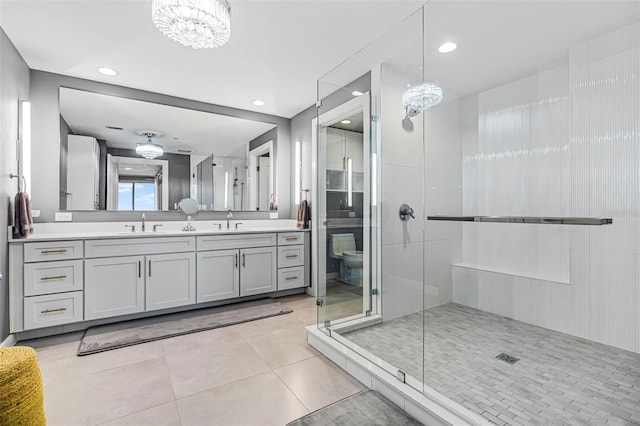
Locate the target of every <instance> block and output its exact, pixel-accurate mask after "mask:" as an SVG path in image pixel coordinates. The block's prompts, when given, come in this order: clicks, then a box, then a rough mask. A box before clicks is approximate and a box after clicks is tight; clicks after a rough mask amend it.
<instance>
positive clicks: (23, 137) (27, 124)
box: [16, 101, 31, 195]
mask: <svg viewBox="0 0 640 426" xmlns="http://www.w3.org/2000/svg"><path fill="white" fill-rule="evenodd" d="M16 151H17V156H18V174H19V175H21V176H22V179H18V188H19V187H20V180H22V183H23V185H24V188H23V189H22V190H23V191H24V192H26V193H27V194H29V195H31V103H30V102H29V101H20V104H19V112H18V144H17V147H16Z"/></svg>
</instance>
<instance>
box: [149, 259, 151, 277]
mask: <svg viewBox="0 0 640 426" xmlns="http://www.w3.org/2000/svg"><path fill="white" fill-rule="evenodd" d="M149 276H151V261H149Z"/></svg>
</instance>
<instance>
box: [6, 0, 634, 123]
mask: <svg viewBox="0 0 640 426" xmlns="http://www.w3.org/2000/svg"><path fill="white" fill-rule="evenodd" d="M230 1H231V7H232V35H231V40H230V42H229V43H228V44H227V45H226V46H223V47H221V48H218V49H209V50H193V49H191V48H187V47H184V46H181V45H179V44H178V43H176V42H173V41H171V40H169V39H168V38H167V37H165V36H164V35H162V34H161V33H160V32H159V31H158V30H156V28H155V27H154V25H153V23H152V22H151V18H150V9H151V0H128V1H119V0H85V1H77V0H76V1H73V0H72V1H57V0H45V1H43V0H41V1H34V0H0V25H1V26H2V28H3V29H4V31H5V32H6V33H7V35H8V36H9V38H10V39H11V40H12V41H13V43H14V44H15V45H16V47H17V49H18V50H19V51H20V53H21V54H22V56H23V57H24V59H25V60H26V62H27V64H28V65H29V66H30V67H31V68H34V69H39V70H44V71H50V72H55V73H60V74H66V75H72V76H77V77H82V78H87V79H91V80H98V81H104V82H109V83H114V84H118V85H123V86H129V87H134V88H138V89H144V90H150V91H153V92H158V93H164V94H169V95H174V96H180V97H184V98H188V99H194V100H199V101H204V102H209V103H214V104H219V105H227V106H232V107H237V108H241V109H247V110H253V111H260V112H265V113H270V114H275V115H279V116H283V117H291V116H293V115H295V114H297V113H298V112H300V111H301V110H303V109H305V108H307V107H308V106H310V105H312V104H314V103H315V101H316V80H317V79H318V78H320V77H322V76H323V75H325V73H327V72H328V71H329V70H331V69H332V68H334V67H335V66H336V65H338V64H340V63H341V62H342V61H344V60H345V59H347V58H349V57H350V56H351V55H353V54H354V53H355V52H356V51H358V49H360V48H362V47H364V46H366V45H367V44H369V43H371V42H372V41H374V40H376V39H377V38H378V37H379V36H381V35H383V34H385V33H386V32H387V31H388V30H389V29H391V28H392V27H394V25H396V24H397V23H398V22H400V21H401V20H403V18H405V17H407V16H408V15H409V14H410V13H411V12H413V11H415V10H417V9H418V8H419V7H420V5H421V4H422V3H423V2H422V1H400V0H389V1H371V0H338V1H330V0H289V1H271V0H262V1H250V0H230ZM638 19H640V2H639V1H638V0H623V1H616V0H599V1H575V0H574V1H561V0H548V1H545V0H529V1H515V0H513V1H506V0H502V1H500V0H498V1H490V0H471V1H459V0H440V1H438V0H432V1H431V2H429V3H428V5H427V8H426V14H425V22H424V28H425V32H424V37H425V40H426V42H425V45H424V49H425V50H424V52H425V59H424V65H425V78H427V79H430V80H436V81H440V82H442V83H443V87H444V89H445V97H446V98H448V99H451V98H455V97H457V96H462V95H464V94H468V93H472V92H476V91H480V90H484V89H487V88H490V87H495V86H497V85H499V84H503V83H504V82H506V81H510V80H513V79H516V78H520V77H522V76H525V75H531V74H532V73H534V72H535V71H537V70H539V69H540V68H544V67H546V66H549V65H551V64H554V63H558V62H559V61H562V60H566V57H567V51H568V48H569V47H570V46H573V45H575V44H576V43H580V42H582V41H585V40H588V39H589V38H593V37H595V36H597V35H599V34H602V33H604V32H606V31H610V30H612V29H614V28H617V27H619V26H621V25H625V24H629V23H631V22H633V21H636V20H638ZM413 23H417V24H418V25H416V26H415V29H412V28H411V26H412V25H413ZM396 28H397V27H396ZM403 28H404V30H403V31H404V32H399V36H398V37H397V40H399V41H397V42H396V41H394V40H393V37H390V36H386V37H385V39H384V40H383V41H380V42H373V43H372V44H371V45H370V47H369V48H368V49H365V50H364V51H363V52H361V53H360V54H358V55H356V57H355V58H354V59H353V60H351V61H348V63H347V66H343V67H341V69H340V70H338V71H336V72H335V73H334V74H333V75H332V74H329V76H325V77H326V78H327V81H330V82H331V80H332V79H335V80H336V81H337V80H341V84H344V83H346V82H347V81H350V80H349V79H353V78H355V77H357V76H359V75H360V74H361V73H363V72H366V70H367V69H369V68H368V66H369V65H370V64H371V63H373V62H374V61H380V60H382V61H387V62H388V63H393V64H395V65H397V66H398V67H404V68H406V69H407V70H408V74H410V75H414V74H415V75H416V77H420V78H421V77H422V71H421V69H419V67H418V65H422V61H421V58H422V54H421V50H422V46H421V45H418V46H417V48H416V46H411V45H409V43H407V42H406V40H416V39H421V38H422V36H423V33H422V18H421V17H420V16H414V17H413V18H410V19H409V20H408V21H405V25H404V27H403ZM407 28H408V29H407ZM394 31H395V30H394ZM445 40H454V41H456V42H457V43H458V45H459V48H458V50H456V51H455V52H453V53H451V54H448V55H440V54H438V53H437V52H436V50H437V47H438V45H439V44H440V43H441V42H442V41H445ZM394 43H396V44H395V45H394ZM403 43H404V44H403ZM403 49H406V52H404V53H405V54H404V55H403V54H402V53H400V54H399V55H397V56H395V57H393V58H390V56H391V55H390V52H395V53H398V52H401V50H403ZM385 55H386V56H385ZM99 66H109V67H112V68H115V69H117V70H118V71H119V72H120V75H118V76H117V77H106V76H103V75H102V74H99V73H98V72H97V71H96V69H97V67H99ZM339 74H343V75H341V76H340V77H339V78H338V76H339ZM328 87H329V88H331V87H332V85H331V84H329V85H328ZM331 90H334V89H331ZM254 98H262V99H264V100H265V101H266V102H267V104H266V105H265V106H263V107H255V106H253V105H252V104H251V100H252V99H254Z"/></svg>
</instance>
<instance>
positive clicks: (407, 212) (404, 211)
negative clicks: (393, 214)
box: [398, 204, 416, 222]
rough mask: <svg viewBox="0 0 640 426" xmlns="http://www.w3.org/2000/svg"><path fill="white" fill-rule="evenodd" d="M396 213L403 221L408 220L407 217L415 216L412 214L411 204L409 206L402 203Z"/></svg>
mask: <svg viewBox="0 0 640 426" xmlns="http://www.w3.org/2000/svg"><path fill="white" fill-rule="evenodd" d="M398 215H399V216H400V220H401V221H403V222H408V221H409V217H411V218H413V219H415V218H416V217H415V216H414V215H413V209H412V208H411V206H409V204H402V205H401V206H400V211H399V212H398Z"/></svg>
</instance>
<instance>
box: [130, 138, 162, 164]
mask: <svg viewBox="0 0 640 426" xmlns="http://www.w3.org/2000/svg"><path fill="white" fill-rule="evenodd" d="M144 135H145V136H146V137H147V139H148V140H147V141H146V142H140V143H137V144H136V154H138V155H141V156H143V157H144V158H146V159H147V160H151V159H153V158H156V157H159V156H161V155H162V154H164V150H163V149H162V146H161V145H158V144H156V143H153V142H151V138H152V137H153V136H156V134H155V133H151V132H148V133H145V134H144Z"/></svg>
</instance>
